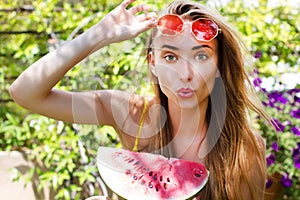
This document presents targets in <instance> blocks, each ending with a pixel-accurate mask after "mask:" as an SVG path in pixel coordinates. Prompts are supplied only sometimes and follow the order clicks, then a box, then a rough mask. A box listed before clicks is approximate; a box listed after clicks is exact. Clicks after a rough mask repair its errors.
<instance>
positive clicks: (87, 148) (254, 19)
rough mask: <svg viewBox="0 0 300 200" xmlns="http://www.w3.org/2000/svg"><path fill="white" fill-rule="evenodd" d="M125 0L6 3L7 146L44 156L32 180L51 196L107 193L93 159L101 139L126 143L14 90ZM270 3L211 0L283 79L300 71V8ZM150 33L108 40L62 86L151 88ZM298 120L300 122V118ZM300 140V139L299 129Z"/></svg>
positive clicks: (0, 48)
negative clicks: (20, 99)
mask: <svg viewBox="0 0 300 200" xmlns="http://www.w3.org/2000/svg"><path fill="white" fill-rule="evenodd" d="M120 2H121V1H120V0H111V1H106V0H69V1H67V0H66V1H64V0H51V1H44V0H36V1H30V0H20V1H14V0H4V1H1V2H0V24H1V25H0V42H1V43H0V64H1V66H0V106H1V107H0V150H2V151H12V150H17V151H21V152H26V154H27V155H28V156H29V159H31V160H33V161H34V162H36V163H37V165H36V167H35V168H33V169H31V171H30V172H29V173H28V174H27V176H28V180H29V181H30V180H31V176H32V175H34V174H35V175H37V176H38V177H39V181H40V184H39V189H40V190H42V189H43V187H45V186H46V185H50V187H51V189H52V191H53V193H54V195H53V197H52V198H56V199H83V198H85V197H87V196H90V195H91V193H94V194H97V193H99V192H101V191H100V190H99V182H97V180H96V178H97V169H96V167H95V163H94V158H95V154H96V150H97V146H98V145H108V146H118V147H119V146H120V144H119V140H118V138H117V136H116V134H115V133H114V131H113V130H112V129H111V128H110V127H105V126H103V127H95V126H90V125H85V126H83V125H81V126H76V127H74V125H72V124H66V123H63V122H59V121H55V120H51V119H48V118H45V117H42V116H39V115H36V114H34V113H30V112H28V111H26V110H24V109H23V108H21V107H19V106H18V105H16V104H15V103H14V102H12V99H11V97H10V96H9V94H8V91H7V89H8V87H9V85H10V84H11V83H12V82H13V81H14V80H15V79H16V77H17V76H18V75H19V74H20V73H21V72H22V71H24V70H25V69H26V68H27V67H28V66H29V65H30V64H32V63H33V62H34V61H36V60H37V59H39V58H40V57H42V56H43V55H45V54H47V53H48V52H49V51H51V50H53V49H55V48H56V47H57V46H59V45H61V44H63V43H64V42H65V41H67V40H70V39H72V38H74V37H76V36H77V35H78V34H80V33H81V32H83V31H85V30H87V29H88V28H89V27H90V26H92V25H93V24H95V23H97V22H98V21H99V20H100V19H101V18H102V17H103V16H104V15H105V14H106V13H108V12H109V11H110V10H111V9H113V8H114V7H115V6H116V5H118V4H119V3H120ZM139 2H142V3H145V2H146V3H148V4H150V5H151V6H152V8H153V10H159V8H161V7H162V6H164V5H166V4H167V2H165V1H162V0H156V1H155V2H154V0H148V1H141V0H139V1H136V2H135V3H139ZM258 2H259V3H258ZM270 2H271V1H268V0H262V1H251V3H249V2H247V1H243V0H233V1H228V3H227V4H225V3H224V2H223V3H222V2H221V1H207V3H208V4H210V5H212V6H213V7H215V8H216V9H217V10H219V11H220V12H221V13H222V14H224V16H225V17H226V19H227V20H228V21H230V22H231V23H232V24H233V25H234V26H236V28H237V29H238V30H239V31H240V32H241V34H242V36H243V37H244V38H245V41H246V43H247V46H248V48H249V49H250V51H251V52H252V53H253V54H255V55H258V54H259V56H256V59H255V60H254V61H255V66H254V67H257V68H258V69H259V71H260V76H263V77H270V76H272V77H273V78H274V81H275V82H277V83H278V82H282V81H284V80H283V79H282V76H283V74H285V73H292V74H293V73H299V72H300V68H299V65H300V58H299V57H300V42H299V41H300V35H299V29H300V14H299V7H295V6H289V5H288V4H287V2H286V1H279V2H281V3H279V4H278V3H277V4H276V5H275V4H273V3H270ZM246 4H247V6H246ZM147 34H148V33H145V34H142V35H140V36H139V37H138V38H135V39H133V40H130V41H125V42H122V43H118V44H113V45H110V46H108V47H104V48H103V49H101V50H100V51H98V52H96V53H94V54H93V55H91V56H89V57H88V58H87V59H85V60H84V61H82V62H81V63H79V64H78V65H77V66H76V67H75V68H73V69H72V70H71V71H70V72H69V73H68V74H67V75H66V77H65V78H64V79H63V80H62V81H61V82H60V83H59V84H58V85H57V86H56V87H57V88H60V89H65V90H76V91H83V90H89V89H108V88H109V89H113V88H119V89H130V90H132V91H133V90H136V92H140V93H143V92H145V90H143V89H142V88H143V87H145V86H146V88H147V81H148V78H147V76H145V74H146V73H147V68H146V66H145V64H144V58H143V57H142V56H141V54H142V51H143V48H144V45H143V43H145V42H146V38H147ZM275 82H274V84H275ZM141 86H142V87H141ZM295 87H297V86H295ZM298 87H299V86H298ZM296 123H298V127H299V124H300V123H299V120H298V121H296ZM296 139H297V140H298V141H299V136H298V137H297V138H296ZM81 144H83V148H82V146H81ZM85 156H86V157H85ZM19 175H20V174H19ZM18 177H19V176H16V180H17V179H18ZM297 184H298V185H297ZM297 184H294V185H293V186H292V187H289V188H286V189H285V190H284V195H282V197H281V198H283V199H294V197H298V196H296V195H297V194H296V192H295V191H296V190H299V183H297ZM91 186H92V187H93V188H94V189H95V191H94V190H91Z"/></svg>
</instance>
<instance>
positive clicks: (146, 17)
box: [136, 12, 157, 22]
mask: <svg viewBox="0 0 300 200" xmlns="http://www.w3.org/2000/svg"><path fill="white" fill-rule="evenodd" d="M156 18H157V15H156V13H154V12H150V13H143V14H140V15H138V16H136V19H137V20H138V21H140V22H142V21H145V20H156Z"/></svg>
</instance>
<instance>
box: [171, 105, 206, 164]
mask: <svg viewBox="0 0 300 200" xmlns="http://www.w3.org/2000/svg"><path fill="white" fill-rule="evenodd" d="M207 105H208V103H202V104H200V105H198V106H195V107H193V108H184V109H182V108H180V107H179V106H178V105H177V104H174V103H172V102H169V114H170V120H171V123H172V129H173V140H172V142H171V144H172V145H171V146H172V149H173V150H172V151H173V153H174V155H173V156H175V157H180V158H183V159H188V160H194V161H200V160H199V158H198V154H199V152H200V151H201V149H203V148H202V147H201V146H203V145H202V143H203V141H204V139H205V135H206V131H207V124H206V121H205V118H206V110H207ZM203 150H204V149H203ZM201 161H202V160H201Z"/></svg>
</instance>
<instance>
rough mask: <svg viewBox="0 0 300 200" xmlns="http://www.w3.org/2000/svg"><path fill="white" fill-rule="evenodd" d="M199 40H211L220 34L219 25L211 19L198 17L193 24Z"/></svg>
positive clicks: (193, 29)
mask: <svg viewBox="0 0 300 200" xmlns="http://www.w3.org/2000/svg"><path fill="white" fill-rule="evenodd" d="M192 32H193V34H194V36H195V37H196V38H197V40H202V41H210V40H212V39H213V38H215V37H216V36H217V35H218V26H217V25H216V24H215V23H214V22H213V21H211V20H209V19H198V20H196V21H195V22H194V23H193V24H192Z"/></svg>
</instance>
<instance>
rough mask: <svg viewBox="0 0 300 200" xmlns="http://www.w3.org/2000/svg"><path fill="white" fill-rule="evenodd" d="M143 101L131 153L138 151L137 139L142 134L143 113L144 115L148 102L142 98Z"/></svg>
mask: <svg viewBox="0 0 300 200" xmlns="http://www.w3.org/2000/svg"><path fill="white" fill-rule="evenodd" d="M144 100H145V101H144V108H143V112H142V116H141V120H140V123H139V130H138V133H137V135H136V138H135V142H134V147H133V149H132V150H133V151H138V144H139V139H140V137H141V132H142V128H143V125H144V121H145V113H146V110H147V104H148V101H147V99H146V98H144Z"/></svg>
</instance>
